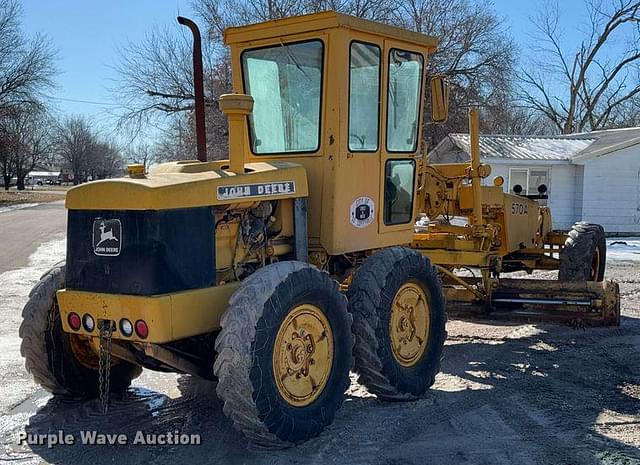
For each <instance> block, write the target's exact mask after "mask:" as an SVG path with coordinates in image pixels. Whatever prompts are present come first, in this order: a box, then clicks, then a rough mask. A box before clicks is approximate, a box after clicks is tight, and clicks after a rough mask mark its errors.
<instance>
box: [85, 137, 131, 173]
mask: <svg viewBox="0 0 640 465" xmlns="http://www.w3.org/2000/svg"><path fill="white" fill-rule="evenodd" d="M123 168H124V161H123V158H122V155H121V151H120V148H119V147H118V146H117V145H115V144H113V143H111V142H107V141H104V140H100V139H97V138H96V141H95V142H94V144H93V145H92V147H91V150H90V151H89V152H88V154H87V160H86V165H85V171H84V174H85V176H86V178H87V179H91V180H96V179H106V178H111V177H113V176H117V175H119V174H121V173H122V171H123Z"/></svg>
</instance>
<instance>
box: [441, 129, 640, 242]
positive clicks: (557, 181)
mask: <svg viewBox="0 0 640 465" xmlns="http://www.w3.org/2000/svg"><path fill="white" fill-rule="evenodd" d="M480 152H481V158H482V161H483V162H484V163H488V164H490V165H491V167H492V174H491V176H490V178H489V179H488V180H487V182H491V180H492V179H493V178H494V177H495V176H502V177H503V178H504V179H505V183H504V190H505V191H508V192H513V186H515V185H516V184H519V185H520V186H522V188H523V191H522V193H523V194H536V193H537V189H538V186H539V185H540V184H545V185H546V186H547V187H548V192H547V193H548V195H549V199H548V201H547V205H548V206H549V207H550V208H551V212H552V218H553V221H554V228H557V229H569V228H570V227H571V225H572V224H573V223H575V222H576V221H589V222H593V223H599V224H601V225H602V226H604V229H605V231H606V232H607V234H609V235H629V234H638V233H640V128H629V129H613V130H607V131H594V132H590V133H583V134H572V135H568V136H556V137H544V136H492V135H487V136H484V135H483V136H480ZM467 160H469V136H468V135H467V134H450V135H449V136H448V137H447V138H445V139H444V140H443V141H442V142H440V143H439V144H438V146H437V147H435V148H434V149H433V150H432V151H431V152H430V153H429V161H430V163H454V162H462V161H467Z"/></svg>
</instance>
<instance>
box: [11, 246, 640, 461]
mask: <svg viewBox="0 0 640 465" xmlns="http://www.w3.org/2000/svg"><path fill="white" fill-rule="evenodd" d="M63 255H64V240H62V238H61V237H58V238H57V240H56V241H54V242H50V243H46V244H43V245H42V246H41V247H39V248H38V249H37V250H36V251H35V253H34V254H33V255H32V256H31V258H30V259H29V260H28V263H27V265H26V267H24V268H21V269H17V270H13V271H9V272H5V273H2V274H0V293H1V294H2V299H1V300H0V321H3V325H1V326H0V362H1V363H0V379H2V384H1V385H0V414H1V417H0V429H1V431H2V435H1V441H2V444H3V450H2V451H1V452H0V460H2V461H11V462H12V463H19V464H22V463H25V464H37V463H41V461H45V462H48V463H61V464H70V465H71V464H73V465H75V464H81V463H91V464H101V463H109V464H112V463H145V464H154V463H193V464H201V463H212V464H244V463H258V464H286V463H299V464H303V463H304V464H305V465H312V464H318V465H320V464H335V465H343V464H352V463H362V464H385V465H392V464H403V465H412V464H443V465H445V464H447V465H449V464H458V463H463V464H478V465H479V464H491V465H495V464H512V463H516V464H518V465H529V464H531V465H533V464H553V465H557V464H616V465H617V464H640V451H639V448H640V262H627V261H620V260H616V261H611V262H610V263H609V268H608V271H607V275H608V277H609V278H613V279H616V280H618V281H619V282H620V283H621V287H622V292H623V300H622V302H623V314H624V317H623V320H622V325H621V327H620V328H605V329H587V330H586V331H582V330H574V329H570V328H567V327H562V326H554V325H539V324H536V325H531V324H502V323H496V322H491V321H484V322H464V321H450V322H449V324H448V328H447V329H448V331H449V339H448V342H447V346H446V348H445V360H444V363H443V366H442V373H441V374H440V375H439V376H438V378H437V381H436V385H435V386H434V388H433V389H432V390H431V392H430V394H429V396H428V397H427V398H426V399H424V400H420V401H417V402H409V403H383V402H379V401H378V400H377V399H376V398H374V397H372V396H369V395H368V394H367V392H366V391H365V390H364V389H363V388H362V387H361V386H360V385H358V384H357V382H356V380H355V378H354V382H353V383H352V386H351V388H350V391H349V396H348V398H347V401H346V402H345V404H344V406H343V408H342V410H341V411H340V412H339V413H338V415H337V417H336V420H335V422H334V423H333V425H331V427H330V428H328V429H327V430H326V431H325V432H324V433H323V434H322V435H321V436H320V437H319V438H317V439H314V440H312V441H309V442H308V443H305V444H303V445H301V446H299V447H296V448H292V449H288V450H284V451H262V450H255V449H253V448H252V447H251V446H248V444H247V442H246V441H245V439H244V438H243V437H242V435H241V434H240V433H238V432H237V431H235V430H234V429H233V428H232V427H231V423H230V421H229V420H227V419H226V418H225V417H224V415H223V414H222V411H221V410H222V409H221V405H220V401H219V400H218V399H217V398H216V396H215V393H214V384H213V383H210V382H203V381H199V380H196V379H193V378H191V377H189V376H175V375H168V374H159V373H153V372H149V371H145V372H144V373H143V375H142V376H141V378H139V379H138V380H136V381H135V382H134V385H135V386H134V388H132V389H131V390H130V391H129V392H128V393H127V394H126V396H125V397H124V398H122V399H116V400H114V402H113V405H112V408H111V411H110V413H109V414H108V415H107V416H106V417H103V416H101V415H100V414H99V413H98V412H97V405H96V403H95V402H84V403H79V404H78V403H65V402H62V401H58V400H54V399H52V398H51V397H50V396H49V395H47V394H46V393H44V392H43V391H42V390H41V389H39V388H37V387H36V386H35V385H34V384H33V383H32V382H31V381H30V379H29V377H28V375H27V374H26V373H25V372H24V369H23V368H22V360H21V359H20V356H19V349H18V348H19V339H18V336H17V328H18V325H19V322H20V318H19V312H20V309H21V307H22V305H23V304H24V302H25V301H26V299H27V294H28V292H29V289H30V287H31V286H32V285H33V283H34V282H35V280H37V279H38V277H39V276H40V273H41V272H42V271H44V270H45V269H46V268H47V267H48V266H49V265H51V264H53V263H54V262H56V261H58V260H59V259H60V258H62V257H63ZM58 430H63V431H64V433H65V434H71V435H73V436H74V437H75V438H77V441H76V442H78V443H79V442H80V440H81V436H80V435H81V432H82V431H93V430H97V431H98V432H102V433H123V434H127V435H128V436H129V442H130V443H129V444H127V445H119V446H87V445H81V444H76V445H73V446H72V445H64V446H55V447H52V448H48V447H47V446H46V444H45V445H39V446H38V445H33V446H25V445H18V444H17V438H18V435H19V433H20V432H21V431H26V432H28V433H30V434H47V433H57V431H58ZM137 431H143V432H144V433H167V432H174V431H179V432H180V433H184V434H198V435H200V438H201V444H200V445H196V446H183V445H147V446H141V445H133V444H131V442H132V441H133V439H134V436H135V434H136V432H137Z"/></svg>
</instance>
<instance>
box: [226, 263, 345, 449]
mask: <svg viewBox="0 0 640 465" xmlns="http://www.w3.org/2000/svg"><path fill="white" fill-rule="evenodd" d="M221 326H222V330H221V331H220V334H219V335H218V337H217V339H216V352H217V358H216V361H215V363H214V373H215V375H216V377H217V378H218V386H217V388H216V392H217V393H218V396H219V397H220V398H221V399H222V400H223V402H224V408H223V411H224V413H225V415H227V416H228V417H229V418H231V420H232V421H233V423H234V426H235V427H236V428H237V429H239V430H240V431H242V432H243V433H244V434H245V435H246V436H247V437H248V438H249V439H250V440H252V441H253V442H256V443H258V444H260V445H262V446H266V447H285V446H288V445H291V444H295V443H299V442H302V441H305V440H307V439H309V438H312V437H314V436H317V435H318V434H319V433H320V432H321V431H322V429H323V428H324V427H325V426H327V425H329V424H330V423H331V422H332V421H333V418H334V415H335V413H336V411H337V410H338V409H339V408H340V406H341V405H342V402H343V399H344V393H345V391H346V390H347V388H348V386H349V369H350V368H351V360H352V359H351V352H352V347H353V338H352V335H351V317H350V315H349V313H348V312H347V302H346V298H345V297H344V296H343V295H342V294H340V292H339V291H338V283H337V282H335V281H334V280H332V279H331V278H330V277H329V275H328V274H326V273H323V272H321V271H319V270H317V269H316V268H314V267H312V266H310V265H308V264H305V263H301V262H280V263H275V264H272V265H269V266H266V267H264V268H261V269H259V270H258V271H256V272H255V273H254V274H252V275H251V276H250V277H249V278H247V279H246V280H245V281H244V282H243V283H242V285H241V287H240V288H239V289H238V290H237V291H236V292H235V293H234V294H233V296H232V297H231V299H230V301H229V308H228V309H227V311H226V312H225V314H224V316H223V317H222V321H221Z"/></svg>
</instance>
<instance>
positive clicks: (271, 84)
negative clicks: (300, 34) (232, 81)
mask: <svg viewBox="0 0 640 465" xmlns="http://www.w3.org/2000/svg"><path fill="white" fill-rule="evenodd" d="M322 57H323V44H322V41H320V40H311V41H307V42H299V43H294V44H279V45H275V46H272V47H264V48H259V49H253V50H246V51H244V52H243V53H242V73H243V81H244V88H245V92H246V93H247V94H249V95H251V96H252V97H253V100H254V104H253V112H252V113H251V114H250V116H249V133H250V137H249V139H250V141H251V151H252V152H253V153H254V154H257V155H260V154H284V153H300V152H315V151H317V150H318V148H319V145H320V108H321V107H320V105H321V97H322V61H323V60H322Z"/></svg>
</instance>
